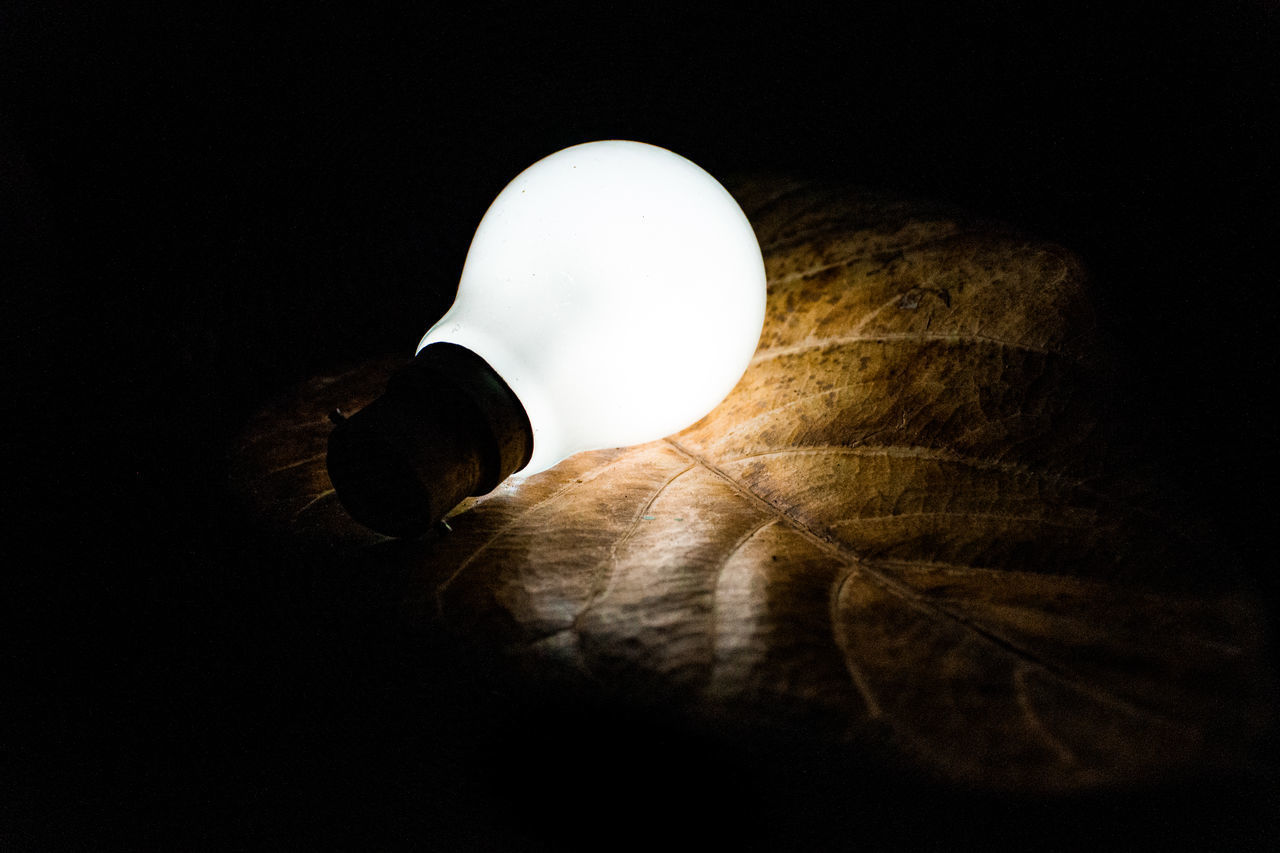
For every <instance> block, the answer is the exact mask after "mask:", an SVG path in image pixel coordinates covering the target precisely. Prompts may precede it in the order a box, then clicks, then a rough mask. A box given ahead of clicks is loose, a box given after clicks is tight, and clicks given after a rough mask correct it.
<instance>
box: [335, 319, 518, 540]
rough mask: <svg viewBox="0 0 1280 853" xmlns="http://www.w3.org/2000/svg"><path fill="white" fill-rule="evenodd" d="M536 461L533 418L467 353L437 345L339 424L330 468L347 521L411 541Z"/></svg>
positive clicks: (492, 373) (490, 370)
mask: <svg viewBox="0 0 1280 853" xmlns="http://www.w3.org/2000/svg"><path fill="white" fill-rule="evenodd" d="M532 454H533V429H532V427H531V426H530V424H529V417H528V415H526V414H525V411H524V407H523V406H522V405H521V404H520V400H519V399H518V398H517V397H516V395H515V393H514V392H512V390H511V389H510V388H509V387H508V386H507V383H506V382H504V381H503V380H502V377H500V376H499V375H498V374H497V372H496V371H494V369H493V368H492V367H490V366H489V364H488V363H487V362H486V361H485V360H484V359H483V358H481V357H480V356H479V355H477V354H475V353H474V352H472V351H471V350H469V349H467V348H465V347H461V346H458V345H456V344H449V343H436V344H431V345H430V346H427V347H425V348H423V350H422V351H421V352H420V353H418V355H417V356H416V357H415V358H414V359H413V360H412V361H410V362H409V363H408V364H406V365H405V366H404V367H402V368H400V369H399V370H397V371H396V372H395V373H394V374H393V375H392V377H391V380H390V381H389V382H388V383H387V390H386V391H385V392H384V393H383V395H382V396H381V397H379V398H378V399H376V400H374V401H373V402H372V403H370V404H369V405H368V406H366V407H365V408H363V409H361V410H360V411H359V412H357V413H355V414H354V415H352V416H351V417H350V418H348V419H346V420H345V421H342V422H340V423H339V424H338V425H337V427H335V429H334V430H333V432H332V433H330V435H329V453H328V460H327V464H328V468H329V479H330V480H331V481H332V482H333V487H334V490H335V491H336V493H337V496H338V500H339V501H340V502H341V503H342V505H343V507H344V508H345V509H346V510H347V512H348V513H349V514H350V515H351V517H352V518H354V519H355V520H356V521H358V522H360V523H361V524H363V525H364V526H366V527H369V528H371V529H373V530H376V531H377V532H379V533H383V534H386V535H388V536H399V537H410V536H419V535H421V534H423V533H426V532H427V531H428V530H430V529H431V528H432V527H433V526H434V525H435V524H436V523H437V522H439V521H440V520H441V519H442V518H444V517H445V515H446V514H447V513H448V512H449V510H451V509H453V508H454V507H455V506H457V505H458V504H459V503H461V502H462V500H463V499H465V498H466V497H468V496H469V495H483V494H486V493H488V492H490V491H492V490H493V489H494V488H495V487H496V486H497V485H498V484H499V483H501V482H502V481H503V480H505V479H506V478H507V477H509V476H510V475H511V474H514V473H515V472H516V471H519V470H520V469H521V468H523V467H524V466H525V465H527V464H528V462H529V458H530V456H532Z"/></svg>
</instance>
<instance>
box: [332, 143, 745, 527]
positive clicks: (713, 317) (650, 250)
mask: <svg viewBox="0 0 1280 853" xmlns="http://www.w3.org/2000/svg"><path fill="white" fill-rule="evenodd" d="M764 307H765V273H764V263H763V261H762V259H761V255H760V247H759V244H758V243H757V241H756V237H755V233H754V231H753V230H752V228H751V225H750V223H749V222H748V221H747V218H746V215H745V214H743V212H742V210H741V208H740V207H738V204H737V203H736V202H735V201H734V200H733V197H732V196H730V195H729V193H728V192H727V191H726V190H725V189H724V187H722V186H721V185H720V184H719V183H718V182H717V181H716V180H715V179H714V178H713V177H711V176H710V175H709V174H707V173H706V172H705V171H703V170H702V169H701V168H699V167H698V166H696V165H694V164H693V163H691V162H690V161H688V160H686V159H685V158H683V157H681V156H679V155H677V154H674V153H672V152H670V151H667V150H666V149H663V148H659V147H656V146H653V145H647V144H644V143H639V142H628V141H620V140H611V141H604V142H589V143H586V144H583V145H576V146H573V147H572V148H566V149H564V150H563V151H559V152H557V153H555V154H552V155H550V156H548V157H545V158H543V159H542V160H539V161H538V162H537V163H535V164H533V165H532V166H530V167H529V168H528V169H526V170H525V171H523V172H521V173H520V174H519V175H518V176H517V177H516V178H515V179H514V180H513V181H512V182H511V183H510V184H508V185H507V187H506V188H505V189H504V190H503V191H502V192H501V193H500V194H499V195H498V197H497V198H496V199H495V200H494V202H493V204H492V205H491V206H490V207H489V210H488V211H487V212H486V213H485V215H484V218H483V219H482V220H481V222H480V225H479V227H478V228H477V229H476V233H475V237H474V238H473V239H472V243H471V248H470V250H469V251H468V253H467V259H466V263H465V265H464V267H463V271H462V278H461V281H460V283H459V286H458V295H457V298H456V300H455V302H454V304H453V306H452V307H451V308H450V309H449V311H448V312H447V313H446V314H445V315H444V317H442V318H441V319H440V321H439V322H438V323H436V324H435V325H434V326H432V327H431V329H430V330H429V331H428V332H427V333H426V335H425V336H424V337H423V338H422V341H421V342H420V343H419V345H418V353H417V355H416V357H415V358H414V360H413V361H412V362H410V364H409V365H407V366H406V367H405V368H402V369H401V370H400V371H399V372H398V373H397V374H396V375H395V376H393V377H392V380H391V382H390V383H389V384H388V388H387V392H386V393H385V394H384V395H383V396H382V397H381V398H379V399H378V400H376V401H375V402H374V403H372V404H371V405H370V406H368V407H367V408H366V409H365V410H363V411H361V412H359V413H357V414H356V415H355V416H353V417H352V418H350V419H349V420H345V421H341V422H340V423H339V424H338V427H337V428H336V429H335V430H334V432H333V434H332V436H331V437H330V445H329V459H328V464H329V473H330V477H331V479H332V480H333V484H334V487H335V489H336V491H337V494H338V498H339V499H340V500H341V501H342V503H343V505H344V506H345V507H346V508H347V510H348V511H349V512H350V514H351V515H352V516H353V517H354V518H356V519H357V520H358V521H360V522H361V523H363V524H365V525H366V526H369V527H371V528H373V529H375V530H378V531H380V532H383V533H388V534H390V535H399V536H406V535H416V534H418V533H422V532H425V531H426V530H428V529H430V527H431V526H432V525H434V524H435V523H436V522H437V521H439V520H440V519H441V518H442V517H443V516H444V515H445V514H446V513H447V512H448V511H449V510H450V509H452V508H453V507H454V506H456V505H457V504H458V503H459V502H460V501H461V500H463V499H464V498H465V497H467V496H468V495H478V494H485V493H487V492H489V491H491V490H492V489H493V488H495V487H496V486H497V485H498V484H499V483H500V482H502V481H503V480H504V479H506V478H507V477H508V476H510V475H511V474H513V473H515V472H517V471H519V472H521V473H522V474H524V475H528V474H534V473H537V472H539V471H542V470H545V469H547V468H549V467H551V466H552V465H554V464H556V463H557V462H559V461H560V460H562V459H564V458H565V457H567V456H570V455H572V454H574V453H577V452H579V451H583V450H592V449H597V448H605V447H622V446H628V445H633V444H639V443H643V442H646V441H652V440H654V439H657V438H662V437H663V436H666V435H670V434H671V433H674V432H678V431H679V430H681V429H683V428H685V427H687V426H689V425H690V424H692V423H694V422H695V421H697V420H698V419H699V418H701V417H702V416H703V415H705V414H706V413H707V412H709V411H710V410H711V409H712V408H714V407H715V406H716V404H718V403H719V402H720V401H721V400H723V399H724V397H725V396H726V395H727V394H728V393H729V391H730V390H731V389H732V388H733V386H734V385H735V384H736V383H737V381H738V379H739V378H741V376H742V373H743V371H744V370H746V367H747V363H748V362H749V361H750V359H751V356H752V354H753V353H754V352H755V348H756V344H757V341H758V339H759V336H760V329H761V326H762V325H763V322H764Z"/></svg>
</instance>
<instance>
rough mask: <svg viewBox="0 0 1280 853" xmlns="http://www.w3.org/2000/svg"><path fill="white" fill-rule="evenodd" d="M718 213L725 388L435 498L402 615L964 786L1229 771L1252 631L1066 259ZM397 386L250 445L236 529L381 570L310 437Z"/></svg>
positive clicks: (347, 388)
mask: <svg viewBox="0 0 1280 853" xmlns="http://www.w3.org/2000/svg"><path fill="white" fill-rule="evenodd" d="M737 195H738V197H739V199H740V200H741V201H742V203H743V205H744V208H745V209H747V211H748V213H749V215H750V216H751V218H752V220H753V223H754V225H755V226H756V229H757V233H758V235H759V237H760V240H761V245H762V247H763V248H764V250H765V258H766V267H767V270H768V274H769V312H768V317H767V320H766V323H765V328H764V332H763V334H762V337H761V342H760V348H759V351H758V353H757V355H756V357H755V359H754V361H753V362H752V364H751V367H750V369H749V370H748V372H747V374H746V375H745V376H744V377H743V379H742V381H741V383H740V384H739V385H738V387H737V389H736V390H735V391H734V392H733V394H732V395H731V396H730V397H729V398H728V399H727V400H725V402H724V403H723V404H722V405H721V406H719V407H718V408H717V409H716V410H715V411H713V412H712V413H711V414H709V415H708V416H707V417H706V418H704V419H703V420H702V421H701V422H699V423H698V424H696V425H694V426H693V427H691V428H690V429H688V430H686V431H685V432H683V433H681V434H679V435H677V436H673V437H671V438H669V439H667V440H664V441H659V442H654V443H651V444H647V445H643V446H639V447H633V448H624V449H615V450H605V451H597V452H592V453H584V454H580V455H578V456H575V457H572V458H570V459H568V460H566V461H565V462H563V463H562V464H560V465H559V466H557V467H555V468H553V469H552V470H550V471H547V472H544V473H542V474H539V475H536V476H533V477H530V478H527V479H519V478H513V479H512V480H509V481H508V482H507V483H504V484H503V485H502V486H500V487H499V488H498V489H497V490H496V491H495V492H493V493H492V494H490V495H487V496H485V497H483V498H479V499H476V500H472V501H468V502H467V503H465V504H464V505H463V506H461V507H459V508H458V510H457V511H456V512H455V513H454V514H453V516H452V518H451V523H452V526H453V528H454V529H453V532H452V533H450V534H447V535H435V534H432V535H430V536H428V537H426V538H425V539H424V540H422V541H421V542H420V543H417V544H416V545H415V546H413V548H412V559H413V560H414V566H415V568H414V574H415V578H416V580H417V582H418V588H419V589H420V590H421V591H422V596H421V601H420V604H422V605H424V607H423V613H424V614H438V615H440V616H441V617H442V618H443V619H444V620H446V621H447V623H448V624H449V625H450V626H451V627H452V628H453V629H454V630H456V631H458V632H460V634H462V635H463V636H465V637H466V638H468V640H469V641H470V642H471V643H473V644H474V645H475V646H477V647H483V648H490V649H494V650H500V652H501V654H503V655H505V656H507V657H508V658H509V659H511V660H513V661H516V662H521V663H524V664H528V665H530V666H533V667H535V668H536V670H537V671H538V672H539V673H540V675H541V676H542V677H548V676H549V674H555V675H558V676H559V677H561V678H564V679H567V680H568V681H569V683H571V684H578V685H586V686H588V687H590V688H591V689H599V690H605V691H610V692H611V693H613V694H618V695H622V696H624V697H632V698H634V699H636V700H637V701H645V702H660V703H663V704H665V705H667V706H668V707H674V708H677V709H680V710H681V711H682V712H683V713H685V714H687V715H688V716H689V717H691V718H694V719H699V720H704V721H714V722H716V723H731V724H734V725H738V726H743V727H746V728H747V729H748V730H751V729H753V728H754V729H758V730H761V731H767V730H779V729H787V730H792V731H803V732H805V733H807V735H808V736H811V737H813V738H815V739H818V740H820V741H821V740H827V741H829V742H831V743H833V744H835V743H839V744H849V745H852V746H853V747H854V748H859V747H867V748H871V747H872V745H877V746H875V747H874V748H876V749H884V748H886V747H884V746H883V744H885V743H887V744H888V747H887V749H888V750H889V751H890V752H891V753H892V754H893V755H895V756H897V757H898V758H899V759H906V760H907V761H909V762H910V763H912V764H913V765H914V766H916V767H919V768H921V769H923V770H925V771H926V772H929V773H934V774H937V775H940V776H942V777H945V778H951V779H957V780H963V781H966V782H972V783H978V784H982V785H987V786H995V787H1004V786H1014V785H1017V786H1025V787H1034V788H1041V789H1067V790H1073V789H1081V788H1087V787H1092V786H1097V785H1101V784H1112V783H1133V782H1144V781H1153V780H1163V779H1170V778H1174V777H1179V776H1183V775H1185V774H1187V773H1192V772H1202V771H1205V770H1226V771H1231V770H1239V769H1241V768H1246V767H1248V766H1249V764H1250V761H1251V760H1252V759H1251V757H1250V756H1251V750H1252V747H1253V744H1254V743H1255V741H1256V739H1257V738H1259V737H1260V736H1261V734H1262V732H1263V731H1264V729H1265V727H1266V726H1267V725H1268V724H1269V720H1270V714H1271V696H1270V692H1269V683H1270V682H1269V681H1268V678H1267V677H1266V671H1265V667H1264V663H1263V657H1264V656H1263V653H1262V650H1261V643H1262V639H1261V638H1262V626H1261V614H1260V609H1259V607H1258V605H1257V603H1256V602H1255V601H1254V600H1252V599H1250V598H1249V597H1247V596H1244V595H1240V594H1236V593H1234V592H1232V584H1231V583H1230V582H1228V581H1225V580H1224V577H1226V576H1227V575H1228V574H1229V569H1230V568H1231V566H1230V565H1229V564H1228V563H1229V558H1227V557H1225V556H1223V554H1224V553H1225V552H1223V551H1221V550H1211V549H1209V548H1208V547H1206V544H1207V540H1206V536H1207V534H1206V532H1205V531H1203V530H1201V529H1200V528H1199V527H1198V526H1197V525H1196V524H1194V523H1192V522H1191V521H1189V520H1188V518H1187V517H1186V516H1185V515H1184V514H1183V513H1182V511H1181V509H1180V508H1179V506H1178V505H1177V503H1176V502H1175V501H1174V500H1173V499H1172V498H1171V497H1170V496H1169V495H1168V494H1167V493H1166V491H1165V490H1163V489H1162V488H1161V486H1160V482H1159V479H1158V476H1157V473H1156V472H1155V471H1153V470H1152V469H1151V468H1150V467H1149V466H1147V465H1145V464H1142V463H1141V462H1140V461H1139V460H1140V455H1139V454H1138V453H1137V452H1136V451H1135V449H1134V448H1135V447H1136V446H1137V445H1136V444H1135V443H1134V442H1133V441H1132V440H1130V439H1128V438H1126V435H1125V433H1124V432H1123V430H1122V429H1121V427H1123V423H1122V421H1121V419H1119V418H1118V417H1117V412H1118V411H1120V410H1121V409H1122V408H1123V400H1120V399H1117V397H1116V393H1115V391H1114V387H1115V381H1114V375H1113V374H1114V366H1113V365H1112V363H1111V361H1110V360H1109V359H1108V357H1107V354H1106V353H1105V352H1104V350H1103V347H1102V344H1101V343H1100V339H1099V335H1098V331H1097V323H1096V319H1095V317H1094V314H1093V311H1092V307H1091V300H1090V297H1089V294H1088V292H1087V276H1086V273H1085V271H1084V270H1083V268H1082V266H1081V264H1080V263H1079V261H1078V260H1077V259H1076V258H1075V257H1074V256H1073V255H1072V254H1071V253H1069V252H1067V251H1065V250H1063V249H1062V248H1060V247H1057V246H1052V245H1047V244H1044V243H1042V242H1039V241H1036V240H1033V239H1028V238H1026V237H1023V236H1020V235H1018V234H1016V233H1014V232H1011V231H1009V230H1008V229H1004V228H1001V227H998V226H994V225H991V224H990V223H981V222H975V221H974V220H972V219H970V218H966V217H964V216H962V215H960V214H957V213H956V212H954V211H950V210H945V209H941V208H933V207H929V206H926V205H921V204H916V203H909V202H903V201H896V200H884V199H879V198H874V197H871V196H867V195H865V194H854V193H850V192H847V191H844V190H835V189H818V188H815V187H811V186H809V185H806V184H802V183H798V182H791V183H783V182H777V181H773V182H770V181H756V182H753V183H747V184H744V185H743V186H741V187H740V188H739V190H738V193H737ZM399 362H400V359H382V360H377V361H372V362H370V363H368V364H365V365H361V366H360V367H357V368H356V369H354V370H352V371H349V372H347V373H343V374H340V375H337V376H331V377H322V378H317V379H315V380H312V381H311V382H310V383H308V384H307V385H305V386H303V387H302V388H300V389H297V390H296V391H295V392H293V393H292V394H291V395H290V396H288V397H287V398H285V399H284V400H283V401H281V402H280V403H279V404H278V405H275V406H272V407H270V408H268V409H266V410H264V411H263V412H262V413H261V414H260V415H259V416H258V418H257V420H255V422H254V423H252V424H251V425H250V426H249V428H248V430H247V431H246V439H245V441H244V443H243V445H242V446H241V447H240V448H239V450H238V452H237V454H236V457H235V459H236V471H237V480H236V482H237V483H238V484H239V486H240V488H241V489H242V490H243V492H244V493H245V494H246V495H248V496H249V498H250V500H251V503H252V504H253V505H254V506H255V507H256V512H257V513H258V514H259V515H260V516H261V517H262V518H264V519H267V520H269V521H271V522H273V523H274V524H276V526H277V527H280V528H282V529H284V530H285V531H286V532H287V534H288V535H289V536H290V537H292V538H293V539H295V540H298V541H303V540H308V541H313V542H321V543H326V544H327V545H337V544H345V545H347V546H352V547H355V548H358V549H359V548H363V549H364V550H365V551H369V549H370V548H372V552H373V553H375V554H376V553H377V549H378V545H377V543H378V542H379V537H377V536H376V535H374V534H371V533H369V532H367V531H365V530H364V529H363V528H360V527H359V526H358V525H356V524H354V523H353V522H351V521H350V520H349V519H348V518H347V517H346V515H345V513H344V512H343V511H342V509H341V507H340V506H339V505H338V503H337V501H336V500H335V499H334V497H333V494H332V490H331V488H330V486H329V483H328V479H327V476H326V474H325V469H324V457H323V452H324V447H325V441H326V438H327V434H328V430H329V427H328V424H327V421H326V420H325V419H324V415H325V414H326V412H327V411H328V410H330V409H332V408H334V407H337V406H341V407H343V408H345V409H356V408H359V407H360V406H362V405H364V404H366V403H367V402H368V401H369V399H370V398H371V396H372V395H373V394H374V393H376V392H377V391H379V390H380V389H381V388H382V386H383V382H384V380H385V377H386V376H387V374H388V373H389V372H390V370H391V369H392V368H393V367H394V366H395V365H396V364H398V363H399ZM401 556H403V554H402V553H401Z"/></svg>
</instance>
